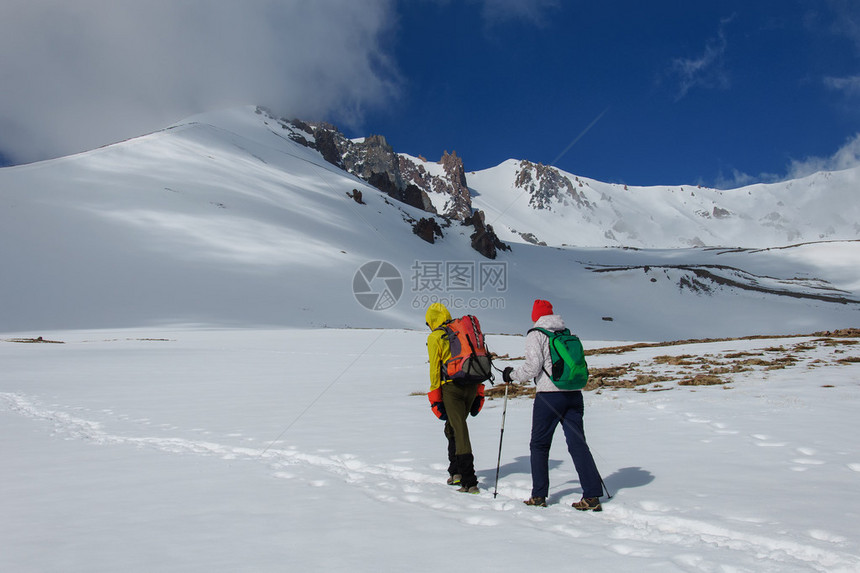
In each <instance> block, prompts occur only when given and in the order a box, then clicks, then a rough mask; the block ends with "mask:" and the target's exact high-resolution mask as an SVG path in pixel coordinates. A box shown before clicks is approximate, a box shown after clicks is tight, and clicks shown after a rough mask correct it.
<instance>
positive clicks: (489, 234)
mask: <svg viewBox="0 0 860 573" xmlns="http://www.w3.org/2000/svg"><path fill="white" fill-rule="evenodd" d="M484 219H485V217H484V212H483V211H481V210H478V211H475V213H474V214H473V215H470V216H469V217H467V218H466V219H465V220H464V221H463V224H465V225H471V226H472V227H473V228H474V229H475V232H474V233H472V235H471V236H470V237H469V238H470V239H471V240H472V248H473V249H475V250H476V251H478V252H479V253H481V254H482V255H484V256H485V257H487V258H488V259H495V258H496V255H497V254H498V251H510V250H511V248H510V247H509V246H508V245H506V244H505V243H503V242H502V241H500V240H499V237H497V236H496V233H495V232H494V231H493V226H492V225H487V224H486V223H485V221H484Z"/></svg>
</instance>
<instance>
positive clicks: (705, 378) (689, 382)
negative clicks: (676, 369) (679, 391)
mask: <svg viewBox="0 0 860 573" xmlns="http://www.w3.org/2000/svg"><path fill="white" fill-rule="evenodd" d="M725 383H726V381H725V380H723V379H722V378H720V377H719V376H715V375H713V374H696V375H695V376H693V377H692V378H685V379H684V380H681V381H680V382H678V386H717V385H719V384H725Z"/></svg>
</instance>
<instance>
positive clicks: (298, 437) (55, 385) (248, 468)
mask: <svg viewBox="0 0 860 573" xmlns="http://www.w3.org/2000/svg"><path fill="white" fill-rule="evenodd" d="M425 336H426V334H425V333H424V332H420V331H401V330H203V329H195V328H190V327H189V328H179V327H175V328H164V329H156V330H122V331H67V332H55V333H48V334H46V335H45V338H46V339H52V340H63V341H65V344H62V345H50V344H14V343H9V342H0V359H2V362H3V364H4V367H5V372H4V374H3V376H2V377H0V429H2V432H0V435H2V436H4V438H3V439H2V441H0V444H2V451H0V455H2V457H3V459H4V465H5V467H6V468H8V470H7V471H4V472H2V473H0V482H2V483H0V486H2V488H3V491H6V492H9V495H6V496H3V497H2V498H0V510H2V512H3V514H4V515H7V516H9V519H6V520H4V522H3V525H2V526H0V534H2V535H0V538H2V539H3V541H2V542H0V568H2V569H4V570H15V571H44V570H59V569H61V570H64V571H109V570H116V569H118V568H120V567H121V568H123V569H126V570H130V571H146V570H153V569H158V570H165V571H181V570H207V571H236V570H249V571H250V570H254V571H279V570H283V567H284V566H285V564H289V567H290V568H292V567H297V568H298V567H303V568H311V569H316V570H337V569H341V570H357V571H370V570H375V569H378V568H379V567H380V566H385V567H393V568H398V567H404V568H410V569H412V570H418V571H431V570H436V568H437V567H438V563H437V562H436V561H435V560H434V559H427V558H425V555H426V551H427V548H428V547H445V548H448V549H449V551H451V552H452V554H454V555H456V556H457V559H458V561H459V562H460V563H463V564H464V566H468V567H488V566H489V567H492V568H494V569H497V570H500V571H520V570H522V568H524V567H534V565H535V563H538V564H540V565H541V566H545V567H567V570H570V569H571V567H572V568H573V570H589V569H593V568H594V567H600V568H601V570H610V571H624V570H631V569H655V570H661V571H723V570H727V569H732V570H738V571H809V570H814V571H852V570H857V568H858V567H860V557H858V547H857V543H856V541H855V540H856V539H858V538H860V536H858V535H857V534H858V530H857V527H858V526H857V525H856V524H857V523H858V520H857V517H858V516H857V507H858V504H857V503H856V502H857V501H858V494H857V491H858V488H857V484H858V480H860V471H858V470H860V458H858V457H857V451H856V447H855V446H854V439H853V432H851V431H850V428H852V427H855V426H854V424H855V423H854V421H853V420H854V412H855V411H856V406H857V382H856V372H855V370H856V368H857V366H856V364H852V363H835V362H833V361H830V360H827V361H823V363H822V364H812V362H813V361H814V360H815V358H816V357H824V358H831V357H832V352H833V350H832V349H828V348H826V347H823V346H821V347H818V348H816V349H814V350H810V351H809V352H810V354H809V357H808V359H807V360H806V361H804V362H798V363H797V364H795V365H794V366H792V367H790V368H786V369H784V370H773V371H761V372H759V371H752V372H744V373H740V374H738V375H737V378H736V379H734V380H733V381H732V383H731V384H730V386H731V388H729V389H726V388H724V387H723V386H716V387H675V388H673V389H672V390H670V391H660V392H644V393H642V392H636V391H632V390H618V391H610V390H603V391H601V392H600V393H596V392H589V393H587V394H586V431H587V434H588V437H589V443H590V445H591V447H592V450H593V452H594V454H595V459H596V461H597V464H598V467H599V468H600V470H601V472H602V474H603V477H604V479H605V481H606V485H607V487H608V488H609V490H610V491H611V492H612V494H613V496H614V497H613V499H612V500H609V501H607V500H604V512H603V513H601V514H583V513H579V512H576V511H574V510H572V509H571V508H570V503H571V502H572V501H575V500H577V499H579V496H580V490H579V485H578V482H577V480H576V476H575V472H574V470H573V467H572V464H571V462H570V458H569V456H568V455H567V452H566V451H565V449H564V440H563V437H562V435H561V430H560V429H559V430H558V431H557V434H556V439H555V441H554V445H553V451H552V454H551V492H550V498H549V502H550V506H549V507H547V508H545V509H539V508H529V507H526V506H524V505H522V503H521V500H522V499H525V498H526V497H528V495H529V493H530V485H531V483H530V482H531V480H530V475H529V466H528V434H529V426H530V408H531V402H530V400H527V399H521V398H518V399H511V400H509V401H508V404H507V415H506V422H505V434H504V443H503V448H502V457H501V467H500V479H499V487H498V497H497V498H495V499H494V498H493V485H494V481H495V472H496V468H495V461H496V457H497V455H498V445H499V433H500V432H499V430H500V423H501V411H502V401H501V400H489V401H488V402H487V404H486V406H485V408H484V411H483V412H482V413H481V414H480V415H479V416H478V417H477V418H472V419H470V430H471V433H472V442H473V449H474V451H475V456H476V467H477V469H478V475H479V479H480V482H481V488H482V493H481V494H480V495H477V496H469V495H464V494H460V493H458V492H456V491H455V489H454V488H451V487H449V486H446V485H445V483H444V480H445V477H446V473H445V468H446V465H447V464H446V460H445V457H444V456H445V452H444V438H443V436H442V424H441V422H439V421H438V420H436V419H435V418H434V417H433V416H432V414H431V413H430V411H429V407H428V405H427V401H426V398H425V397H424V396H421V395H412V394H413V393H417V392H423V391H425V390H426V385H427V381H426V380H427V372H426V368H427V364H426V356H425V352H424V339H425ZM0 339H7V337H5V336H3V337H0ZM490 339H491V340H490V342H491V343H492V345H493V346H492V347H493V349H494V350H495V351H497V352H499V353H501V354H504V353H510V355H511V356H516V355H518V354H521V351H522V348H521V346H522V342H523V341H522V338H521V337H511V336H492V335H491V336H490ZM796 341H797V339H788V340H787V341H785V342H786V344H787V345H788V344H792V343H795V342H796ZM774 344H775V341H773V340H766V341H728V342H723V343H712V344H707V345H684V346H677V347H664V348H659V349H641V350H637V351H635V352H633V353H630V354H627V355H624V354H622V355H599V356H594V357H592V360H591V361H590V363H591V364H592V367H595V368H597V367H605V366H608V365H612V364H622V363H628V362H633V361H638V362H640V363H643V362H645V361H646V360H647V359H648V355H650V356H652V357H653V356H655V355H659V354H679V355H680V354H697V353H712V354H713V353H720V352H723V353H725V352H730V351H736V352H737V351H748V350H753V349H756V348H765V347H768V346H773V345H774ZM587 346H588V347H593V346H591V345H590V344H588V343H587ZM845 348H846V350H845V352H844V353H843V354H842V355H841V356H846V357H847V356H853V357H858V356H860V350H858V349H856V347H850V346H849V347H845ZM333 349H334V350H333ZM498 365H499V366H500V367H502V366H503V365H504V363H500V364H498ZM810 366H812V368H810ZM667 368H668V367H667ZM824 385H829V386H833V387H832V388H831V387H827V388H825V387H823V386H824ZM48 548H50V551H48Z"/></svg>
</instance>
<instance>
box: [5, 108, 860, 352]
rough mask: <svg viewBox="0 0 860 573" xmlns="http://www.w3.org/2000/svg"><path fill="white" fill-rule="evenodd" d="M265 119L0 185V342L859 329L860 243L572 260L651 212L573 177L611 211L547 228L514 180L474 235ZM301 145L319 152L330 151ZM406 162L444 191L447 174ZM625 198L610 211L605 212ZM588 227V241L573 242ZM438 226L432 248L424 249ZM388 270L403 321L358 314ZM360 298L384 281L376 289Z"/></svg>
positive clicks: (490, 197) (488, 206)
mask: <svg viewBox="0 0 860 573" xmlns="http://www.w3.org/2000/svg"><path fill="white" fill-rule="evenodd" d="M258 112H259V110H257V109H255V108H237V109H233V110H227V111H225V112H219V113H217V114H207V115H202V116H195V117H192V118H189V119H188V120H186V121H184V122H180V123H179V124H175V125H173V126H169V127H168V128H165V129H164V130H161V131H158V132H155V133H152V134H148V135H145V136H141V137H139V138H135V139H132V140H128V141H125V142H122V143H119V144H115V145H112V146H106V147H103V148H99V149H97V150H93V151H91V152H86V153H83V154H78V155H74V156H69V157H66V158H61V159H58V160H51V161H46V162H41V163H37V164H30V165H27V166H17V167H10V168H4V169H0V269H2V276H0V278H2V280H0V299H2V300H4V301H6V304H5V305H4V307H3V309H2V310H0V332H21V333H22V335H30V336H32V337H35V335H37V334H38V335H41V334H48V333H43V332H35V333H34V332H33V329H39V330H43V329H69V328H101V327H131V326H141V325H158V324H203V325H212V326H218V327H248V326H276V327H295V328H320V327H373V328H391V327H394V328H417V327H420V325H423V322H424V321H423V311H424V309H425V308H426V306H427V305H428V304H429V303H431V302H436V301H439V302H444V303H445V304H446V305H448V306H449V308H451V310H452V313H459V314H464V313H468V312H473V313H476V314H479V315H480V317H481V322H482V325H484V327H485V329H486V330H487V331H488V332H520V331H522V330H523V328H524V324H525V322H524V321H527V319H528V315H529V309H530V306H531V302H532V301H533V300H534V299H536V298H543V299H547V300H551V301H553V304H554V306H555V307H556V308H557V309H558V310H559V311H560V312H562V314H564V315H565V316H566V318H568V320H569V321H570V323H571V325H575V327H576V329H577V330H578V331H580V332H581V333H588V336H589V337H590V338H592V339H603V340H613V341H617V340H667V339H681V338H695V337H709V336H738V335H748V334H760V333H762V332H766V333H774V334H778V333H788V334H792V333H797V332H811V331H817V330H834V329H838V328H847V327H852V326H856V318H857V317H858V316H860V315H858V314H857V313H858V310H860V303H858V300H860V296H858V293H860V276H858V275H860V271H858V265H857V264H856V262H857V260H860V241H856V240H854V239H844V240H836V239H830V240H829V242H826V243H824V242H809V243H808V244H805V245H800V246H793V247H790V248H788V247H787V246H786V245H778V244H768V243H767V242H764V241H754V242H756V243H759V246H756V247H755V248H752V247H749V248H737V247H736V246H731V247H723V248H719V249H713V248H703V247H696V248H693V247H687V248H659V249H658V248H648V247H645V246H640V245H636V244H631V245H624V246H623V248H606V246H605V245H602V244H598V245H596V246H587V244H586V241H583V245H586V246H582V245H578V246H576V247H573V246H570V244H571V239H576V238H577V236H576V233H580V234H581V235H582V236H584V237H587V236H590V235H593V234H594V229H599V230H601V231H602V228H601V225H602V224H603V223H602V222H601V217H605V216H617V215H618V214H621V215H623V214H625V213H626V212H633V211H635V209H634V208H635V207H636V206H637V203H636V202H635V201H633V200H632V198H631V197H630V195H636V193H631V192H630V191H629V190H628V191H627V192H625V191H624V190H623V187H621V186H616V187H615V188H614V189H613V188H603V186H604V185H608V184H599V183H597V182H592V181H591V180H586V179H584V178H582V177H580V178H579V180H578V181H577V179H575V178H573V177H576V176H573V177H572V178H571V181H572V183H573V184H574V185H575V189H574V190H575V191H581V193H582V194H583V196H584V198H585V200H587V201H588V203H589V204H590V205H593V206H595V207H593V208H592V207H589V206H587V205H586V203H585V200H584V201H583V202H582V204H581V205H576V204H574V202H573V201H572V200H571V201H569V205H567V206H565V205H564V201H563V199H564V197H562V200H559V199H558V198H557V197H553V196H552V194H551V193H549V194H547V195H545V196H544V199H545V203H546V204H545V207H546V208H543V209H535V208H533V207H532V206H530V205H529V200H530V197H531V195H530V194H529V193H528V192H526V191H529V190H526V191H524V190H523V189H522V188H520V187H516V186H514V185H513V182H514V181H515V178H514V177H512V175H513V174H514V173H515V172H516V171H517V169H519V168H520V166H521V165H522V166H523V167H525V166H526V165H525V164H521V163H520V162H516V161H514V162H510V161H509V162H505V163H503V164H501V165H500V167H498V168H495V169H493V170H489V171H482V172H469V171H465V170H464V171H463V174H464V175H465V177H466V182H467V184H468V187H467V188H468V190H469V194H470V196H469V200H470V201H471V203H472V209H471V215H470V217H468V218H466V219H464V220H463V221H460V220H456V219H454V218H451V217H444V216H443V215H440V214H439V213H440V212H441V213H444V212H445V211H446V210H447V208H446V205H448V206H452V205H453V204H454V202H455V201H454V200H455V199H456V197H455V196H454V195H451V194H447V193H446V192H445V191H440V190H439V189H441V188H444V189H447V187H446V186H445V185H443V184H444V183H445V181H444V180H442V179H439V180H437V181H436V182H435V184H436V185H441V186H442V187H436V188H435V189H436V190H434V188H431V189H430V191H429V192H426V195H427V198H428V199H429V200H430V203H432V205H433V210H435V211H436V213H435V214H434V213H433V210H426V209H421V208H419V207H417V206H414V205H410V204H409V203H406V202H402V201H400V200H397V199H395V198H393V197H392V196H391V195H390V194H389V193H386V192H384V191H381V190H379V189H378V188H376V187H374V186H373V185H371V184H370V183H368V182H367V181H365V180H363V179H362V178H360V177H359V176H357V175H355V174H352V173H349V172H347V171H345V170H344V169H342V168H341V167H338V166H337V165H335V164H333V163H331V162H330V161H328V160H326V159H325V158H324V157H323V154H322V153H320V152H319V151H318V150H317V149H314V148H312V147H310V146H308V145H302V144H300V143H298V142H296V141H294V140H293V139H291V138H290V137H289V136H290V133H292V130H293V129H298V128H290V129H285V127H284V126H283V125H282V124H281V123H280V122H278V121H276V120H273V119H272V118H270V117H268V116H266V115H264V114H262V113H258ZM304 133H305V135H304V136H303V137H306V139H308V141H309V142H310V141H311V139H309V138H308V137H313V134H310V133H307V132H304ZM313 141H314V142H315V141H316V139H314V140H313ZM375 145H377V146H378V147H380V148H381V147H382V139H377V141H376V142H375ZM348 147H350V146H348ZM392 151H393V150H392ZM386 153H387V152H386ZM448 155H449V157H451V158H453V157H455V155H454V154H453V153H450V154H448ZM395 156H396V157H395V158H394V159H391V162H390V165H392V166H394V165H396V166H397V167H398V169H399V168H400V164H401V158H402V157H403V155H401V154H395ZM356 157H357V156H356ZM406 157H407V158H408V157H409V156H406ZM395 159H396V160H395ZM457 159H458V160H459V161H462V159H461V158H459V157H458V156H457ZM409 162H410V163H411V164H413V165H415V172H416V173H421V170H420V169H419V167H423V169H424V173H425V175H426V180H427V181H432V178H433V177H440V178H441V177H442V176H443V175H446V176H447V174H448V172H449V171H448V170H446V168H445V166H443V165H440V164H438V163H431V162H426V161H423V160H422V159H421V158H410V159H409ZM357 164H358V163H356V165H357ZM451 172H452V173H454V174H455V176H456V174H457V172H458V170H457V169H454V170H453V171H451ZM537 173H538V171H537V170H535V171H534V174H537ZM401 176H402V172H401ZM410 177H411V178H410ZM550 177H551V176H550ZM832 177H835V176H831V179H832ZM415 180H416V179H415V177H414V176H407V177H406V181H413V182H414V181H415ZM523 180H525V178H523ZM393 181H394V180H393V179H389V182H393ZM532 182H536V175H535V176H533V179H532ZM580 182H581V183H582V186H581V187H580V186H579V183H580ZM408 184H409V183H406V185H407V186H408ZM535 184H536V187H535V188H536V189H539V188H540V185H538V183H537V182H536V183H535ZM795 186H797V184H795ZM416 187H417V185H416ZM566 187H567V186H566V184H565V188H566ZM544 190H546V187H545V188H544ZM610 191H614V195H613V196H612V199H613V200H612V201H599V199H601V194H605V195H607V196H609V193H610ZM685 193H686V191H685ZM695 193H696V195H699V194H700V192H699V191H698V190H696V191H695ZM646 195H647V192H646ZM670 196H671V194H670ZM675 196H676V199H677V197H678V196H680V191H678V190H676V191H675ZM685 197H686V199H687V200H688V201H689V200H690V198H689V197H687V196H685ZM634 198H635V197H634ZM646 199H648V197H646ZM449 201H451V203H450V205H449V203H448V202H449ZM624 203H628V204H627V205H625V204H624ZM422 205H423V204H422ZM607 206H608V207H607ZM846 211H849V212H850V209H846ZM668 213H669V214H668V215H665V214H663V213H662V212H661V211H660V210H659V209H658V210H656V211H655V212H654V213H653V214H652V215H651V217H650V218H649V220H651V223H652V224H653V225H655V226H656V227H657V228H659V229H669V230H672V228H673V227H678V228H680V227H679V225H676V224H675V217H676V213H677V211H672V210H671V209H669V210H668ZM581 214H584V215H587V216H589V217H591V218H592V220H591V222H589V221H587V220H586V219H585V218H581V219H579V222H577V223H576V224H573V223H574V217H579V216H580V215H581ZM607 214H608V215H607ZM695 217H698V218H701V217H699V216H695V214H694V219H695ZM688 218H689V215H688ZM652 219H653V220H652ZM422 220H423V221H424V222H425V223H424V224H423V227H424V228H426V229H429V232H425V233H424V236H423V237H422V236H419V235H418V234H416V232H415V229H416V228H417V227H419V226H422V223H421V221H422ZM718 221H729V222H730V223H738V222H741V221H740V218H739V217H736V218H734V219H733V218H731V217H730V218H727V219H723V220H718ZM712 222H713V221H712ZM753 222H755V220H754V219H753ZM634 223H637V222H636V221H633V222H631V223H630V224H631V225H633V224H634ZM490 227H492V228H494V229H495V232H496V234H497V235H498V237H499V238H500V240H501V242H503V243H504V244H505V245H506V246H509V247H510V248H511V250H506V249H503V248H496V251H495V255H496V258H495V259H492V258H487V256H486V255H484V254H479V253H478V252H477V251H476V250H475V247H476V246H479V247H481V245H480V243H481V241H482V239H485V238H487V236H488V233H486V232H485V231H484V229H489V228H490ZM631 229H632V230H633V231H637V229H636V228H635V226H633V227H631ZM437 230H438V232H437ZM646 230H647V229H646ZM515 231H516V232H515ZM639 231H640V232H644V231H642V230H641V229H639ZM615 232H616V234H617V235H616V239H617V238H618V235H620V233H619V232H618V231H615ZM517 233H522V234H526V233H532V234H533V235H534V236H535V239H536V240H540V241H544V242H546V243H547V245H548V246H539V245H536V244H531V243H529V242H528V241H527V240H525V239H524V238H523V236H522V235H521V234H517ZM762 237H764V238H767V235H762ZM762 237H756V239H761V238H762ZM428 238H429V239H432V241H433V242H432V243H431V242H430V241H429V240H428ZM660 238H661V237H658V239H660ZM660 244H666V243H660ZM775 247H780V248H778V249H777V248H775ZM782 247H785V248H782ZM481 248H483V247H481ZM765 249H770V250H765ZM374 261H376V262H380V261H384V262H387V263H389V264H390V267H388V268H389V269H390V268H392V267H393V268H394V269H396V271H397V274H399V276H400V277H401V281H400V283H399V284H400V288H399V290H397V292H395V293H391V292H388V293H386V294H387V295H389V299H390V300H392V301H393V302H395V303H396V304H394V305H391V306H390V308H389V307H387V308H385V309H384V310H383V309H379V308H367V307H366V306H363V304H362V303H361V300H366V299H373V297H369V296H366V295H368V294H376V291H375V290H374V291H373V292H371V293H365V292H362V293H360V294H361V297H359V296H358V294H359V293H357V292H356V290H355V288H356V287H355V282H354V278H355V276H356V274H357V273H358V272H359V270H360V269H362V268H364V266H365V265H366V264H367V263H368V262H374ZM377 267H378V265H376V267H374V268H377ZM389 278H390V277H389ZM391 282H393V281H391ZM363 284H364V285H365V287H366V288H371V289H377V288H382V287H383V286H384V285H385V284H386V281H380V280H378V279H374V277H372V276H370V277H368V280H367V281H366V282H364V283H363ZM759 287H761V288H759ZM381 294H382V293H380V295H381ZM392 294H394V295H396V296H391V295H392ZM692 315H696V316H697V317H698V319H697V320H696V321H690V320H689V317H690V316H692ZM607 319H612V320H607Z"/></svg>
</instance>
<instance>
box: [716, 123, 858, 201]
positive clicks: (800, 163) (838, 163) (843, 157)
mask: <svg viewBox="0 0 860 573" xmlns="http://www.w3.org/2000/svg"><path fill="white" fill-rule="evenodd" d="M853 167H860V133H857V134H855V135H854V136H853V137H850V138H849V139H848V140H847V141H846V142H845V144H844V145H843V146H842V147H840V148H839V149H838V150H837V151H836V153H834V154H833V155H831V156H829V157H807V158H806V159H792V160H791V162H790V163H789V164H788V167H787V171H786V173H785V175H777V174H775V173H759V174H758V175H750V174H749V173H744V172H743V171H739V170H737V169H732V172H731V174H730V175H728V176H727V175H725V174H723V173H720V175H719V176H718V177H717V179H716V181H715V183H714V186H715V187H716V188H717V189H737V188H738V187H745V186H747V185H753V184H755V183H778V182H780V181H790V180H792V179H800V178H802V177H807V176H808V175H812V174H813V173H818V172H821V171H841V170H843V169H851V168H853Z"/></svg>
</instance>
